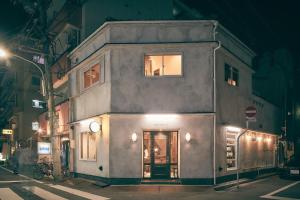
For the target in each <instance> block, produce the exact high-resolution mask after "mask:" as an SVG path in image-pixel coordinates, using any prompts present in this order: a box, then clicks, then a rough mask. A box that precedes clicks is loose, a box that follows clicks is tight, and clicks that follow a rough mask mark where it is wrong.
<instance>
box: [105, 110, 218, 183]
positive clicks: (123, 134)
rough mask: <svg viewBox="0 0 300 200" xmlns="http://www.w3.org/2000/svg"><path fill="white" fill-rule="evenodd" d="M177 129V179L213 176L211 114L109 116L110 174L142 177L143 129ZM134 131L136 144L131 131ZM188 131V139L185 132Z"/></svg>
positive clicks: (123, 176) (120, 176)
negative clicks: (189, 137)
mask: <svg viewBox="0 0 300 200" xmlns="http://www.w3.org/2000/svg"><path fill="white" fill-rule="evenodd" d="M146 130H148V131H149V130H162V131H163V130H166V131H169V130H174V131H176V130H178V134H179V136H178V141H179V152H178V153H179V171H180V172H179V174H180V178H187V179H188V178H195V179H196V178H212V149H211V143H212V133H213V116H212V115H210V114H206V115H205V114H204V115H201V114H186V115H180V114H172V115H171V114H170V115H167V116H164V115H162V116H151V115H134V114H133V115H121V114H120V115H117V114H115V115H111V116H110V149H109V151H110V153H109V154H110V157H109V159H110V177H111V178H142V177H143V172H142V164H143V155H142V154H143V131H146ZM133 132H135V133H137V136H138V139H137V141H136V142H135V143H133V142H132V141H131V134H132V133H133ZM187 132H189V133H190V134H191V138H192V139H191V141H190V142H189V143H188V142H186V140H185V134H186V133H187Z"/></svg>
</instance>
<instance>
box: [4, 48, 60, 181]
mask: <svg viewBox="0 0 300 200" xmlns="http://www.w3.org/2000/svg"><path fill="white" fill-rule="evenodd" d="M8 57H15V58H18V59H20V60H22V61H24V62H27V63H30V64H32V65H33V66H34V67H35V68H37V69H38V70H39V72H40V73H41V76H42V94H43V96H44V98H45V101H47V108H48V117H49V135H50V137H51V144H52V145H51V146H52V159H53V175H54V176H55V177H56V178H60V177H61V163H60V149H59V143H58V137H57V136H56V135H55V134H54V110H55V108H54V93H53V84H52V76H51V72H50V70H49V68H48V67H47V65H46V64H47V62H45V65H44V66H45V69H44V71H43V70H42V69H41V67H40V66H39V65H37V64H36V63H34V62H33V61H31V60H28V59H26V58H24V57H22V56H19V55H16V54H10V53H8V52H7V51H5V50H4V49H1V48H0V58H8Z"/></svg>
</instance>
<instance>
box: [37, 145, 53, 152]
mask: <svg viewBox="0 0 300 200" xmlns="http://www.w3.org/2000/svg"><path fill="white" fill-rule="evenodd" d="M38 154H51V143H49V142H38Z"/></svg>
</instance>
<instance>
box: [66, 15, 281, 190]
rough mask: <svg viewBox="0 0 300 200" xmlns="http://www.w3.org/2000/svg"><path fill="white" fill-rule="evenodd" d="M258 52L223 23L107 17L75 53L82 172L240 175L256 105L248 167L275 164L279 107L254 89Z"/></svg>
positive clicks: (194, 178) (176, 178) (152, 178)
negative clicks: (248, 119) (248, 113)
mask: <svg viewBox="0 0 300 200" xmlns="http://www.w3.org/2000/svg"><path fill="white" fill-rule="evenodd" d="M254 56H255V54H254V53H253V52H252V51H251V50H250V49H249V48H247V47H246V46H245V45H244V44H243V43H242V42H241V41H239V40H238V39H237V38H236V37H235V36H233V35H232V34H231V33H230V32H229V31H227V30H226V29H225V28H224V27H222V26H221V25H219V24H218V23H217V22H216V21H205V20H202V21H127V22H108V23H105V24H103V25H102V26H101V27H100V28H99V29H97V30H96V31H95V32H94V33H93V34H91V35H90V36H89V37H88V38H87V39H86V40H84V41H83V42H82V43H81V44H80V45H79V46H78V47H77V48H75V49H74V50H73V51H72V52H71V53H70V54H69V58H70V60H71V65H72V69H71V70H70V71H69V74H68V76H69V88H70V101H69V102H70V120H71V122H70V123H71V129H72V134H71V139H72V140H73V141H74V148H75V158H74V173H75V174H76V175H78V176H82V177H88V178H93V179H101V180H104V181H107V182H109V183H111V184H139V183H148V182H160V181H163V182H170V183H172V182H175V183H181V184H207V185H212V184H215V183H217V182H221V181H224V180H229V179H232V178H233V176H234V174H235V172H236V167H237V165H236V151H237V146H236V140H235V138H236V137H237V135H238V134H239V133H241V132H243V131H244V130H245V117H244V110H245V109H246V107H247V106H250V105H254V106H256V107H257V105H262V106H261V107H259V108H258V109H257V110H258V111H259V109H262V110H263V112H258V114H257V122H256V123H250V127H249V129H250V130H249V131H248V132H247V134H246V135H245V136H244V137H242V139H241V145H240V149H241V153H240V154H241V156H240V160H241V163H242V166H241V172H242V174H247V173H251V172H253V171H255V170H257V169H258V168H259V169H260V170H271V169H272V168H274V167H275V165H276V162H275V161H276V159H275V157H276V152H275V146H276V138H277V137H276V134H275V133H277V132H276V131H278V128H277V127H276V125H277V123H276V120H278V119H277V118H276V116H279V112H278V108H276V107H275V106H273V105H271V104H270V103H268V102H266V101H264V100H263V99H260V98H259V97H256V96H254V95H252V88H251V86H252V80H251V77H252V73H254V71H253V70H252V69H251V61H252V58H253V57H254ZM265 110H266V111H267V112H265ZM95 123H96V124H99V125H100V127H98V129H99V130H98V129H97V128H96V131H94V132H93V131H92V129H93V128H92V127H91V125H92V124H95ZM257 124H258V125H257ZM247 138H251V139H250V140H249V139H247ZM266 149H267V150H268V151H267V150H266Z"/></svg>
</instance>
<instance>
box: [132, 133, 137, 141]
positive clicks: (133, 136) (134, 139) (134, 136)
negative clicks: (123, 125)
mask: <svg viewBox="0 0 300 200" xmlns="http://www.w3.org/2000/svg"><path fill="white" fill-rule="evenodd" d="M131 141H132V142H136V141H137V134H136V133H132V134H131Z"/></svg>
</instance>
